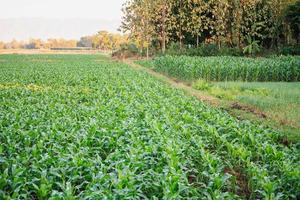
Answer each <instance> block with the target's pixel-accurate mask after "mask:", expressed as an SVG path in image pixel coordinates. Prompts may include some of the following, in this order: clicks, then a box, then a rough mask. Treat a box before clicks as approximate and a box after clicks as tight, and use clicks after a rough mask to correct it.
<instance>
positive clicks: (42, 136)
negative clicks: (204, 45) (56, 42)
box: [0, 55, 300, 200]
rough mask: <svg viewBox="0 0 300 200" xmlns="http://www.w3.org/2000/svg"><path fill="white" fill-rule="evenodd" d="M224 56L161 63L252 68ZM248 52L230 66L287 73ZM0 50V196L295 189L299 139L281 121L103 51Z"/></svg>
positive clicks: (168, 195) (232, 195)
mask: <svg viewBox="0 0 300 200" xmlns="http://www.w3.org/2000/svg"><path fill="white" fill-rule="evenodd" d="M223 60H224V62H223V64H224V66H225V67H224V68H220V67H219V68H218V69H221V70H216V71H211V72H207V71H206V70H208V69H209V68H206V67H202V68H201V63H205V62H206V63H214V64H217V63H219V62H221V60H220V59H218V58H208V59H190V58H186V57H179V58H173V57H166V58H159V59H157V60H156V63H157V64H158V63H160V64H163V65H159V66H160V67H161V68H159V70H160V71H163V70H165V72H168V70H170V71H169V72H170V73H171V71H172V70H171V68H170V67H171V66H172V63H173V64H175V63H177V66H179V68H178V70H179V71H175V70H174V71H172V73H173V74H172V75H174V76H175V75H176V74H178V73H182V74H183V75H184V78H199V77H197V76H199V75H200V76H202V75H201V74H202V73H204V74H206V75H205V76H209V77H207V78H209V79H213V80H215V79H224V78H226V77H228V79H229V77H230V78H234V79H239V77H241V76H242V77H243V78H247V76H246V75H245V74H247V72H246V71H247V70H245V72H244V71H241V70H243V67H242V66H240V68H236V67H232V68H230V67H228V66H229V62H230V61H231V58H223ZM247 60H249V61H251V59H240V58H236V62H237V64H236V65H235V66H238V63H244V67H245V69H248V70H250V69H251V70H252V69H253V70H254V71H253V72H252V71H248V72H249V73H252V74H253V73H257V76H255V78H253V80H254V79H255V80H256V79H261V80H266V79H271V78H272V79H276V80H277V79H278V78H279V79H281V78H282V77H281V75H282V74H281V73H280V72H277V71H274V72H273V74H270V75H269V74H268V76H266V75H265V74H264V75H263V74H260V73H259V72H255V70H256V68H255V67H253V68H249V66H251V62H250V64H249V63H247V62H245V61H247ZM0 61H1V62H0V71H1V73H0V99H1V101H0V111H1V112H0V199H199V198H200V199H270V200H271V199H296V197H297V195H298V194H299V192H300V159H299V158H300V151H299V144H290V145H285V144H283V143H282V135H281V134H280V133H278V132H275V131H273V130H270V129H268V128H266V127H262V126H260V125H258V124H252V123H250V122H248V121H238V120H237V119H235V118H233V117H231V116H230V115H229V114H227V113H226V112H224V111H221V110H217V109H214V108H212V107H210V106H207V105H205V104H204V103H202V102H201V101H198V100H197V99H195V98H193V97H189V96H187V95H186V94H184V92H183V91H180V90H176V89H174V88H171V87H170V86H168V85H167V84H166V83H164V82H162V81H160V80H158V79H156V78H154V77H152V76H150V75H149V74H147V73H146V72H138V71H135V70H134V69H132V68H130V67H129V66H128V65H126V64H121V63H118V62H114V61H111V60H110V59H108V58H106V57H104V56H100V55H1V56H0ZM186 61H191V62H190V63H191V64H190V65H189V64H188V62H186ZM253 62H254V61H253ZM262 62H269V61H262ZM226 63H227V64H226ZM284 63H286V64H285V65H284ZM291 63H292V64H294V63H299V61H297V60H293V59H292V61H291ZM196 65H197V66H198V68H197V67H193V68H191V69H189V68H188V67H189V66H196ZM274 66H281V67H284V66H289V65H288V64H287V61H286V60H285V59H284V58H279V59H278V60H276V61H274V65H273V69H276V70H277V69H280V67H277V68H276V67H274ZM247 67H248V68H247ZM297 69H298V70H299V68H297V67H295V66H294V65H293V66H291V70H297ZM193 70H195V71H193ZM226 70H228V72H226V73H223V72H224V71H226ZM231 70H233V71H231ZM191 71H192V72H191ZM238 72H243V75H242V74H239V73H238ZM286 75H287V73H285V74H284V75H282V76H284V77H285V78H287V79H288V80H290V81H292V80H296V79H299V76H290V75H288V77H286ZM244 76H245V77H244ZM251 80H252V79H251ZM249 81H250V80H249Z"/></svg>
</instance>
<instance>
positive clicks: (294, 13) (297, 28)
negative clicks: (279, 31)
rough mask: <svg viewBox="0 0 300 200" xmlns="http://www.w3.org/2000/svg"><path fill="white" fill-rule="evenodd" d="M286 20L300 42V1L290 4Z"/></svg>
mask: <svg viewBox="0 0 300 200" xmlns="http://www.w3.org/2000/svg"><path fill="white" fill-rule="evenodd" d="M285 18H286V21H287V22H288V23H289V24H290V26H291V29H292V31H293V35H294V37H295V38H296V39H297V42H298V43H299V42H300V1H299V0H297V2H296V3H295V4H291V5H289V6H288V8H287V10H286V14H285Z"/></svg>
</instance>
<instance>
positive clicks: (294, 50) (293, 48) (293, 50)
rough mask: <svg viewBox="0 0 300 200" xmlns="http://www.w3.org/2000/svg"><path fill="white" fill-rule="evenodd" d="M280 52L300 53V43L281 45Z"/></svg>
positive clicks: (283, 53)
mask: <svg viewBox="0 0 300 200" xmlns="http://www.w3.org/2000/svg"><path fill="white" fill-rule="evenodd" d="M279 53H280V54H282V55H300V45H295V46H284V47H281V48H279Z"/></svg>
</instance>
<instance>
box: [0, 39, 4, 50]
mask: <svg viewBox="0 0 300 200" xmlns="http://www.w3.org/2000/svg"><path fill="white" fill-rule="evenodd" d="M4 48H5V43H4V42H2V41H0V49H4Z"/></svg>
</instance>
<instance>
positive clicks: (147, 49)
mask: <svg viewBox="0 0 300 200" xmlns="http://www.w3.org/2000/svg"><path fill="white" fill-rule="evenodd" d="M146 54H147V60H149V45H147V53H146Z"/></svg>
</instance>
